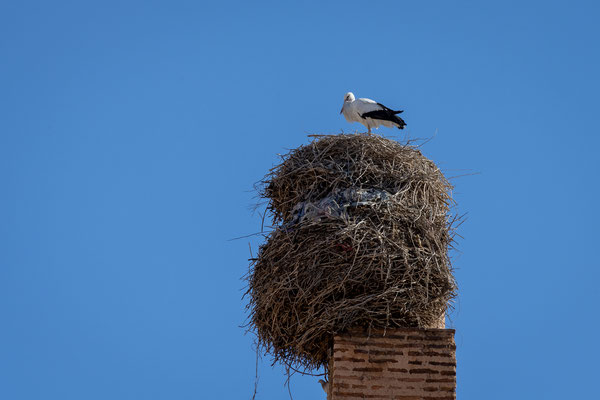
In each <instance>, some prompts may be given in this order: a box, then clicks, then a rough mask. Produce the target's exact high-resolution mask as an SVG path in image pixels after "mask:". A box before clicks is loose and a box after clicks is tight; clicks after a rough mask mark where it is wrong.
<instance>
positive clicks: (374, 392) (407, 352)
mask: <svg viewBox="0 0 600 400" xmlns="http://www.w3.org/2000/svg"><path fill="white" fill-rule="evenodd" d="M455 354H456V346H455V343H454V330H453V329H416V328H406V329H388V330H386V331H383V330H381V331H371V332H370V333H367V332H365V331H351V332H349V333H347V334H343V335H339V336H335V337H334V340H333V357H332V358H331V360H330V365H329V370H330V371H329V374H330V380H331V382H330V385H329V387H330V389H329V390H330V393H329V394H328V398H329V399H330V400H355V399H356V400H358V399H382V400H383V399H394V400H454V399H456V355H455Z"/></svg>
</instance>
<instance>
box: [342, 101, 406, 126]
mask: <svg viewBox="0 0 600 400" xmlns="http://www.w3.org/2000/svg"><path fill="white" fill-rule="evenodd" d="M403 111H404V110H399V111H394V110H392V109H391V108H387V107H386V106H384V105H383V104H381V103H377V102H376V101H373V100H371V99H358V100H357V99H356V98H355V97H354V94H353V93H352V92H348V93H346V95H345V96H344V105H343V107H342V111H340V114H344V117H345V118H346V121H348V122H360V123H361V124H363V125H364V126H366V127H367V129H368V130H369V133H371V128H375V129H377V128H379V126H380V125H383V126H387V127H388V128H393V127H397V128H398V129H404V127H405V126H406V123H405V122H404V120H403V119H402V118H400V117H398V115H397V114H400V113H401V112H403Z"/></svg>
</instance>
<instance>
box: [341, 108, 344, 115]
mask: <svg viewBox="0 0 600 400" xmlns="http://www.w3.org/2000/svg"><path fill="white" fill-rule="evenodd" d="M343 112H344V107H343V106H342V109H341V110H340V114H341V113H343Z"/></svg>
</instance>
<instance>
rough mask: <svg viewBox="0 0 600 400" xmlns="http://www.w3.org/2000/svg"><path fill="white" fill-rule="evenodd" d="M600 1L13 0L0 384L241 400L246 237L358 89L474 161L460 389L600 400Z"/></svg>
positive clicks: (265, 390)
mask: <svg viewBox="0 0 600 400" xmlns="http://www.w3.org/2000/svg"><path fill="white" fill-rule="evenodd" d="M597 4H598V3H597V2H595V1H570V2H566V1H561V2H559V1H548V0H546V1H496V2H481V1H452V2H448V1H419V2H415V1H381V2H367V1H360V2H359V1H348V0H346V1H335V2H303V3H302V5H300V2H294V3H293V4H292V3H291V2H276V1H273V2H268V3H267V2H256V1H243V2H242V1H240V2H226V1H223V2H203V1H137V2H133V1H124V2H122V1H119V2H111V1H102V2H81V1H69V2H67V1H52V2H45V1H44V2H42V1H11V2H9V1H5V2H2V3H0V54H1V61H0V185H1V190H2V192H1V196H0V321H1V325H2V327H1V329H0V398H2V399H9V400H22V399H27V400H29V399H44V400H50V399H60V400H71V399H73V400H81V399H86V400H88V399H90V400H92V399H98V400H105V399H115V400H117V399H118V400H121V399H144V400H146V399H249V398H250V397H251V395H252V390H253V384H254V364H255V355H254V352H253V348H252V342H253V338H252V336H251V335H246V336H244V330H243V329H241V328H239V326H240V325H242V324H243V323H244V320H245V313H244V309H243V306H244V304H243V302H242V301H241V296H242V293H243V288H244V282H243V281H242V280H240V278H241V277H242V276H243V275H244V274H245V272H246V271H247V267H248V263H247V259H248V257H249V246H248V244H249V242H250V244H251V245H252V248H253V249H254V250H253V251H255V250H256V247H257V245H258V244H259V240H258V239H257V238H251V239H243V240H236V241H228V239H231V238H233V237H238V236H242V235H246V234H250V233H254V232H256V231H258V230H259V229H260V216H259V215H257V214H253V213H252V210H251V208H252V205H253V204H254V203H255V202H256V199H255V197H254V196H255V194H254V193H253V192H252V187H253V183H254V182H256V181H258V180H259V179H260V178H261V177H262V176H263V174H264V173H265V172H266V171H267V170H268V169H269V168H271V167H272V166H273V164H274V163H275V162H277V157H276V154H277V153H281V152H284V151H286V150H285V149H287V148H292V147H296V146H299V145H301V144H303V143H306V142H307V140H308V139H307V137H306V135H307V134H313V133H338V132H340V131H341V130H342V129H343V130H344V131H346V132H351V131H354V130H355V129H361V130H362V127H361V126H358V125H356V124H355V125H350V124H348V123H347V122H346V121H345V120H344V119H343V118H342V117H341V116H340V115H339V110H340V108H341V105H342V99H343V95H344V94H345V93H346V92H347V91H353V92H354V93H355V94H356V95H357V96H359V97H371V98H374V99H377V100H379V101H381V102H382V103H384V104H386V105H388V106H390V107H393V108H402V109H404V110H406V111H405V113H404V114H403V116H404V118H405V119H406V121H407V123H408V130H407V132H405V133H402V134H401V136H399V137H400V138H404V137H405V136H404V135H410V136H411V137H430V136H432V135H434V134H435V133H436V132H437V135H436V136H435V138H434V139H433V140H431V141H430V142H429V143H427V144H426V145H425V147H424V149H423V150H424V153H425V154H426V155H427V156H428V157H430V158H432V159H433V160H434V161H435V162H437V163H438V165H440V166H441V167H442V168H443V169H444V171H446V173H447V175H449V176H453V175H460V174H464V173H469V172H478V173H480V174H479V175H474V176H468V177H463V178H458V179H455V180H454V181H453V182H454V183H455V185H456V192H455V198H456V200H457V201H458V204H459V212H461V213H468V219H467V221H466V222H465V223H464V224H463V226H462V227H461V231H460V233H461V234H462V236H463V237H464V239H462V240H461V241H460V244H459V249H460V251H461V252H460V253H456V254H455V266H456V268H457V278H458V283H459V285H460V297H459V301H458V303H457V308H456V312H455V313H454V314H453V315H452V322H451V325H452V326H453V327H455V328H456V329H457V334H456V339H457V344H458V350H457V357H458V396H459V399H463V400H464V399H488V400H492V399H507V398H511V399H564V398H591V397H593V396H594V393H597V382H596V380H597V372H598V365H597V363H598V358H599V357H600V351H599V350H598V347H597V346H596V342H597V338H598V329H599V328H600V323H599V318H598V306H599V305H600V295H599V291H598V287H597V286H598V282H599V281H600V273H599V267H600V265H599V264H600V263H599V258H598V254H597V248H598V239H599V235H598V226H600V219H599V217H598V197H599V196H600V189H599V186H598V183H599V179H598V174H599V172H600V168H599V167H600V165H599V164H600V162H599V152H598V147H599V145H600V139H599V132H598V131H599V129H598V108H599V105H600V104H599V100H598V96H599V93H600V78H599V71H600V54H599V46H598V43H599V41H600V28H599V24H598V19H599V17H600V6H598V5H597ZM379 132H380V133H382V134H384V135H399V134H400V131H398V130H395V131H392V130H386V129H385V128H382V129H380V131H379ZM259 374H260V382H259V392H258V397H257V399H285V398H289V397H287V396H288V394H287V389H286V388H284V387H283V383H284V381H285V378H284V375H283V372H282V369H281V368H280V367H278V366H275V367H274V368H272V367H271V366H270V362H269V360H268V358H267V359H264V360H263V361H262V362H261V363H260V364H259ZM292 393H293V395H294V399H296V400H302V399H309V398H310V399H318V398H324V396H323V393H322V392H321V388H320V386H319V384H318V383H317V382H316V378H311V377H294V378H293V379H292Z"/></svg>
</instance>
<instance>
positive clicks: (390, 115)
mask: <svg viewBox="0 0 600 400" xmlns="http://www.w3.org/2000/svg"><path fill="white" fill-rule="evenodd" d="M377 104H379V103H377ZM379 105H380V106H382V107H384V109H383V110H376V111H369V112H366V113H364V114H362V115H361V117H362V118H372V119H381V120H384V121H391V122H393V123H395V124H397V125H398V129H404V127H405V126H406V122H404V120H403V119H402V118H400V117H398V116H397V115H396V114H400V113H401V112H402V111H394V110H391V109H389V108H387V107H385V106H383V105H381V104H379Z"/></svg>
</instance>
